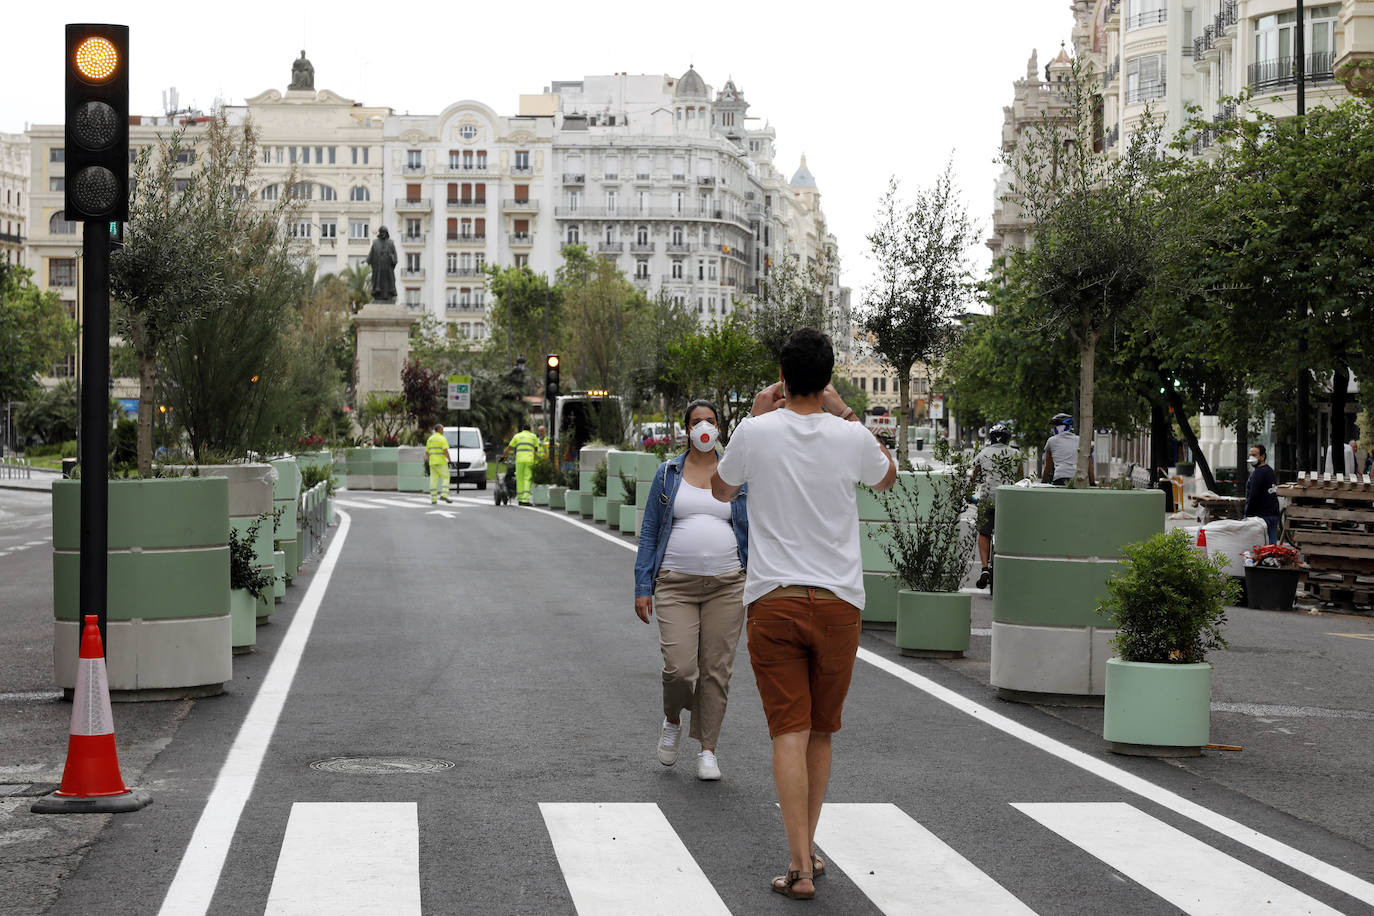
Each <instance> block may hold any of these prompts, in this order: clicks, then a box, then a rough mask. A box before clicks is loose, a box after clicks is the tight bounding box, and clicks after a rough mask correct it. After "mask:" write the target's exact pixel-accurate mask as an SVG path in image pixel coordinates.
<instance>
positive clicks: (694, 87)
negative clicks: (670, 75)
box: [673, 66, 707, 99]
mask: <svg viewBox="0 0 1374 916" xmlns="http://www.w3.org/2000/svg"><path fill="white" fill-rule="evenodd" d="M706 97H707V95H706V81H705V80H704V79H702V78H701V74H700V73H698V72H697V71H696V67H695V66H689V67H688V68H687V72H686V73H684V74H682V77H681V79H679V80H678V81H677V88H676V89H674V90H673V98H677V99H682V98H691V99H704V98H706Z"/></svg>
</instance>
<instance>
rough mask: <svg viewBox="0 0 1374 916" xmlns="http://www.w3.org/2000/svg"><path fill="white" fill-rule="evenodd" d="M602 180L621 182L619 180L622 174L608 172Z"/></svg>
mask: <svg viewBox="0 0 1374 916" xmlns="http://www.w3.org/2000/svg"><path fill="white" fill-rule="evenodd" d="M601 180H602V181H619V180H620V173H619V172H607V173H606V174H604V175H602V176H601Z"/></svg>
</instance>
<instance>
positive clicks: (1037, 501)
mask: <svg viewBox="0 0 1374 916" xmlns="http://www.w3.org/2000/svg"><path fill="white" fill-rule="evenodd" d="M1163 530H1164V494H1163V493H1162V492H1160V491H1159V490H1106V489H1081V490H1080V489H1068V488H1066V487H1015V486H1006V487H998V488H997V522H996V531H995V533H994V547H995V550H996V563H997V588H996V589H995V590H994V592H993V598H992V610H993V621H992V666H991V669H990V674H989V680H990V681H991V683H992V686H993V687H995V688H996V689H997V692H998V695H999V696H1000V697H1002V698H1003V699H1008V700H1024V701H1029V702H1035V703H1061V704H1072V705H1088V706H1095V705H1097V704H1098V703H1100V702H1101V698H1102V694H1103V691H1104V690H1105V689H1106V676H1107V659H1109V658H1111V657H1112V648H1111V645H1110V643H1111V638H1112V636H1113V635H1114V634H1115V630H1113V629H1111V628H1110V626H1109V625H1108V623H1107V620H1106V619H1105V618H1104V617H1102V616H1101V615H1100V614H1098V613H1097V611H1096V608H1097V604H1098V601H1099V600H1100V599H1102V598H1104V597H1106V582H1107V580H1108V579H1109V578H1111V577H1112V576H1113V575H1114V574H1115V573H1116V572H1117V570H1118V569H1119V568H1120V558H1121V548H1122V547H1123V546H1125V545H1126V544H1132V543H1135V542H1137V541H1143V540H1145V539H1147V538H1149V537H1152V536H1153V535H1155V534H1158V533H1159V532H1161V531H1163Z"/></svg>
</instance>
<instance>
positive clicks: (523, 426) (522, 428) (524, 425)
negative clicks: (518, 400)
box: [520, 420, 530, 433]
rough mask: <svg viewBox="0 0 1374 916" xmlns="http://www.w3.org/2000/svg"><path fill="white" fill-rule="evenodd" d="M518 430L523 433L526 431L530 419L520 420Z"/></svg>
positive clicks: (527, 430) (528, 429)
mask: <svg viewBox="0 0 1374 916" xmlns="http://www.w3.org/2000/svg"><path fill="white" fill-rule="evenodd" d="M520 431H521V432H525V433H527V432H529V431H530V421H529V420H521V421H520Z"/></svg>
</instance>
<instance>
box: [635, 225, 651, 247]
mask: <svg viewBox="0 0 1374 916" xmlns="http://www.w3.org/2000/svg"><path fill="white" fill-rule="evenodd" d="M635 244H636V245H647V244H649V227H648V226H638V227H636V228H635Z"/></svg>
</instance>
